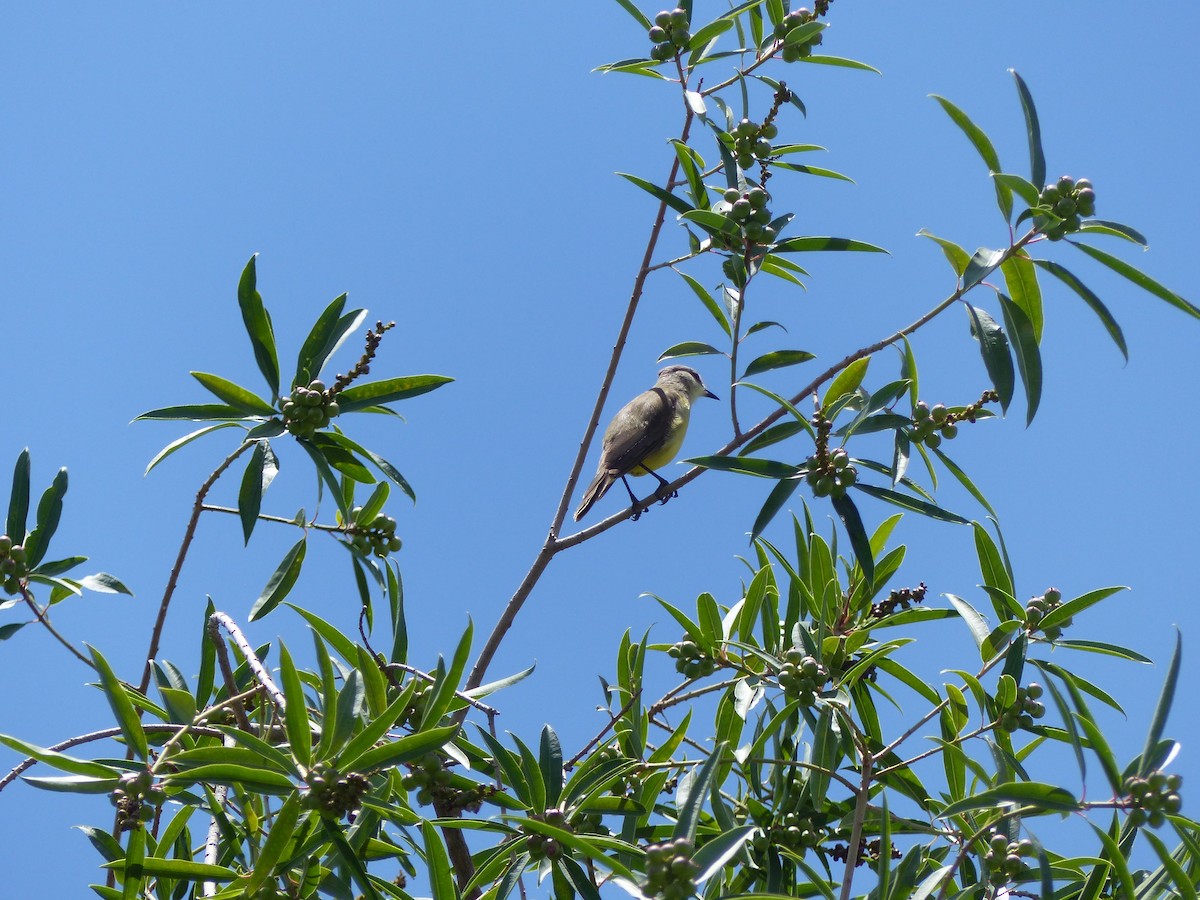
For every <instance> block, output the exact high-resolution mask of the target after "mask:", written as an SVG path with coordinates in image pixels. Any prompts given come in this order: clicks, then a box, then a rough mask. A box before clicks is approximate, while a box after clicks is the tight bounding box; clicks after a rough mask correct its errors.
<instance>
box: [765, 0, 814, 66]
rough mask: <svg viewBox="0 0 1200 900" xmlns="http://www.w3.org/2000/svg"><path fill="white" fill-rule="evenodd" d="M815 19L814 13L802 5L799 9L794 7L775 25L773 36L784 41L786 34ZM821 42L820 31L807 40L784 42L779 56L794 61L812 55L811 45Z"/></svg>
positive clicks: (784, 59) (785, 60)
mask: <svg viewBox="0 0 1200 900" xmlns="http://www.w3.org/2000/svg"><path fill="white" fill-rule="evenodd" d="M814 19H816V14H815V13H813V12H811V11H810V10H808V9H806V8H804V7H803V6H802V7H800V8H799V9H794V10H792V11H791V12H790V13H788V14H787V15H786V16H784V17H783V21H782V22H780V23H779V24H778V25H776V26H775V37H776V38H778V39H779V40H781V41H786V40H787V36H788V34H789V33H790V32H791V31H792V30H793V29H796V28H799V27H800V26H801V25H804V24H806V23H808V22H811V21H813V20H814ZM819 43H821V32H819V31H818V32H817V33H816V34H814V35H813V36H812V37H810V38H809V39H808V40H807V41H805V42H804V43H802V44H785V45H784V47H783V51H782V52H781V53H780V56H781V57H782V58H783V61H784V62H789V63H791V62H795V61H796V60H798V59H803V58H804V57H806V56H812V52H813V47H815V46H817V44H819Z"/></svg>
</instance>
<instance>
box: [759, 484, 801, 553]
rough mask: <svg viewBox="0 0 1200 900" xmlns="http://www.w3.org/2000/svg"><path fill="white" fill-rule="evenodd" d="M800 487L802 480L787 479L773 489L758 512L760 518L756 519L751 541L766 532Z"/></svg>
mask: <svg viewBox="0 0 1200 900" xmlns="http://www.w3.org/2000/svg"><path fill="white" fill-rule="evenodd" d="M798 487H800V479H798V478H785V479H783V480H781V481H780V482H779V483H778V484H776V485H775V487H773V488H771V493H769V494H768V495H767V499H766V500H765V501H764V502H763V505H762V509H760V510H759V511H758V516H757V517H756V518H755V519H754V527H753V528H751V529H750V540H751V541H753V540H754V539H755V538H757V537H758V536H759V535H761V534H762V533H763V531H764V530H766V527H767V525H769V524H770V523H771V520H772V519H774V518H775V514H776V513H778V512H779V510H781V509H783V507H784V504H786V503H787V502H788V500H789V499H790V498H791V496H792V494H793V493H795V491H796V488H798Z"/></svg>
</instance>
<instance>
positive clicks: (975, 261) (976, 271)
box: [962, 247, 1005, 291]
mask: <svg viewBox="0 0 1200 900" xmlns="http://www.w3.org/2000/svg"><path fill="white" fill-rule="evenodd" d="M1004 253H1005V251H1003V250H989V249H988V248H987V247H980V248H979V249H978V250H976V251H975V252H974V254H972V256H971V258H970V259H969V260H968V261H967V267H966V268H965V269H964V270H963V274H962V284H963V290H964V291H965V290H969V289H970V288H972V287H974V286H975V285H977V284H979V282H981V281H983V279H985V278H987V277H988V276H989V275H991V274H992V273H993V272H994V271H996V267H997V266H998V265H1000V263H1001V262H1003V260H1004Z"/></svg>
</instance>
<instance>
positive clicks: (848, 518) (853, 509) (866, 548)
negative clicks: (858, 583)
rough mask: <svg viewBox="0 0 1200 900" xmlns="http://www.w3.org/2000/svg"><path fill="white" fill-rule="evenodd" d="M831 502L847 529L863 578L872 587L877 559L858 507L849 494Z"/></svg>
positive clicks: (835, 498) (834, 498)
mask: <svg viewBox="0 0 1200 900" xmlns="http://www.w3.org/2000/svg"><path fill="white" fill-rule="evenodd" d="M831 502H832V503H833V508H834V509H835V510H836V511H837V514H838V518H839V519H841V520H842V525H844V526H845V528H846V534H847V536H848V537H849V538H850V547H851V549H852V550H853V551H854V558H855V559H856V560H858V567H859V568H860V569H862V573H863V578H864V580H865V581H866V583H867V584H868V585H870V584H872V583H873V582H874V581H875V557H874V554H872V552H871V539H870V538H868V537H867V530H866V528H864V527H863V522H862V517H861V516H860V515H859V514H858V507H857V506H855V505H854V501H853V500H851V499H850V496H849V495H848V494H843V495H842V496H840V497H833V498H832V499H831Z"/></svg>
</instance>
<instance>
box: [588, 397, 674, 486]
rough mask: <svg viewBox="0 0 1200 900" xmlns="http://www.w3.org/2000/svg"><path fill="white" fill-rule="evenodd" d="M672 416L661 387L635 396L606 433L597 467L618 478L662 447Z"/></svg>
mask: <svg viewBox="0 0 1200 900" xmlns="http://www.w3.org/2000/svg"><path fill="white" fill-rule="evenodd" d="M674 416H675V409H674V405H673V404H672V403H671V401H670V400H669V399H668V397H667V393H666V391H664V390H663V389H662V388H660V387H653V388H651V389H650V390H648V391H646V392H645V393H644V394H638V395H637V396H636V397H634V398H633V399H632V400H630V401H629V402H628V403H626V404H625V405H624V406H623V407H621V410H620V412H618V413H617V414H616V415H615V416H613V420H612V422H610V423H609V426H608V428H607V429H606V430H605V432H604V442H603V445H602V449H601V453H600V467H601V468H602V469H605V470H608V471H610V472H615V473H616V474H618V475H624V474H625V473H626V472H629V471H630V470H632V469H634V468H635V467H636V466H637V464H638V463H640V462H641V461H642V460H643V459H645V458H646V457H647V456H649V455H650V454H651V453H653V452H654V451H655V450H657V449H658V448H659V447H661V446H662V445H663V442H664V441H666V439H667V433H668V431H669V430H670V426H671V420H672V418H674Z"/></svg>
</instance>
